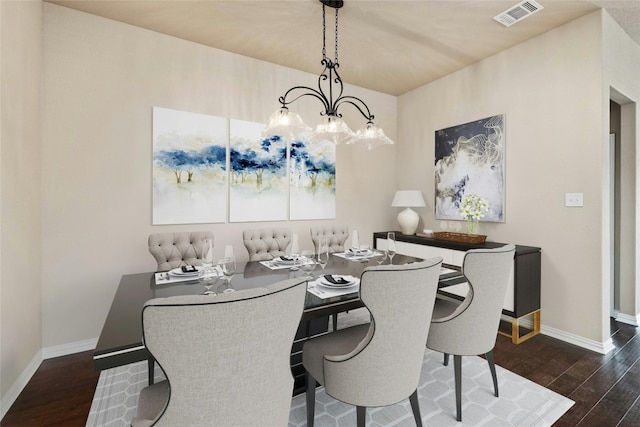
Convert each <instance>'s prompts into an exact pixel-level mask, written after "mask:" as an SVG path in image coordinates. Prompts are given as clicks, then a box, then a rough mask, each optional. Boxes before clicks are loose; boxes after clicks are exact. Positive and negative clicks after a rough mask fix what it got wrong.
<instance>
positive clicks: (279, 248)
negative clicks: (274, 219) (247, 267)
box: [242, 228, 293, 261]
mask: <svg viewBox="0 0 640 427" xmlns="http://www.w3.org/2000/svg"><path fill="white" fill-rule="evenodd" d="M292 236H293V233H292V232H291V230H290V229H288V228H256V229H250V230H244V231H243V232H242V240H243V242H244V246H245V248H247V252H248V253H249V261H264V260H269V259H274V258H278V257H279V256H282V255H286V251H287V247H288V246H289V244H290V243H291V238H292Z"/></svg>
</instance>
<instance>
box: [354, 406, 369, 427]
mask: <svg viewBox="0 0 640 427" xmlns="http://www.w3.org/2000/svg"><path fill="white" fill-rule="evenodd" d="M356 419H357V422H356V425H357V426H358V427H365V424H366V422H367V408H366V407H364V406H356Z"/></svg>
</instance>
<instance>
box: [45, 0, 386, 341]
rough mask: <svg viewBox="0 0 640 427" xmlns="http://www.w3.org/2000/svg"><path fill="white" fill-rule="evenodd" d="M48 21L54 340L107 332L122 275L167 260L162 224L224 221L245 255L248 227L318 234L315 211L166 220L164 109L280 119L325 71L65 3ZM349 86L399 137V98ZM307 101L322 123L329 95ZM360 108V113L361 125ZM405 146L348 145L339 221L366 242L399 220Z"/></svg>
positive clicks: (305, 239)
mask: <svg viewBox="0 0 640 427" xmlns="http://www.w3.org/2000/svg"><path fill="white" fill-rule="evenodd" d="M43 31H44V38H43V40H44V80H43V82H44V84H43V110H42V111H43V120H42V125H43V140H42V144H43V147H42V159H43V167H42V178H43V195H42V197H43V198H42V203H43V214H42V225H43V263H42V269H43V274H44V277H46V280H45V281H44V291H43V294H44V307H43V317H44V347H51V346H57V345H63V344H66V343H72V342H78V341H82V340H90V339H93V338H95V337H97V336H98V335H99V333H100V330H101V327H102V324H103V322H104V319H105V317H106V314H107V311H108V309H109V306H110V304H111V300H112V298H113V295H114V292H115V289H116V287H117V285H118V281H119V279H120V276H121V275H123V274H126V273H135V272H142V271H152V270H154V269H155V267H156V265H155V262H154V260H153V258H152V256H151V255H150V254H149V253H148V248H147V236H148V235H149V233H154V232H171V231H179V230H198V229H206V230H211V231H213V232H214V233H215V238H216V250H218V251H219V250H220V248H222V247H224V244H226V243H232V244H234V245H235V247H236V248H237V252H238V253H239V254H242V255H243V256H245V257H246V251H245V249H244V245H243V244H242V240H241V234H242V230H243V229H245V228H257V227H273V226H289V227H291V228H292V229H293V230H295V231H297V232H298V233H299V235H300V239H301V244H303V245H305V244H311V240H310V236H309V225H310V224H311V223H312V221H295V222H289V223H287V222H269V223H231V224H230V223H226V224H205V225H184V226H152V225H151V130H152V127H151V118H152V115H151V110H152V107H153V106H159V107H165V108H172V109H177V110H184V111H192V112H198V113H204V114H212V115H216V116H223V117H229V118H234V119H241V120H250V121H256V122H266V120H267V118H268V117H269V115H270V114H271V112H273V111H274V110H275V109H276V108H277V107H278V104H277V99H278V97H279V96H280V95H282V94H283V93H284V92H285V90H286V89H288V88H289V87H291V86H292V85H294V84H307V85H315V84H316V83H317V76H316V75H311V74H306V73H302V72H298V71H294V70H291V69H287V68H284V67H281V66H276V65H273V64H269V63H265V62H261V61H257V60H253V59H249V58H246V57H242V56H238V55H235V54H231V53H228V52H224V51H220V50H216V49H212V48H209V47H205V46H203V45H198V44H195V43H191V42H187V41H184V40H180V39H176V38H172V37H168V36H165V35H161V34H158V33H154V32H151V31H147V30H143V29H140V28H137V27H133V26H129V25H124V24H121V23H118V22H115V21H110V20H106V19H102V18H98V17H95V16H92V15H88V14H84V13H80V12H76V11H72V10H69V9H66V8H63V7H59V6H55V5H51V4H44V30H43ZM320 71H321V70H320V69H319V70H318V72H320ZM346 91H349V92H350V94H353V95H355V96H359V97H361V98H362V99H364V100H365V101H366V102H367V104H368V105H369V107H370V108H371V109H372V111H373V113H374V114H375V116H376V119H377V123H378V124H379V125H381V126H382V127H383V128H384V129H385V130H386V131H387V133H388V135H389V136H390V137H391V138H392V139H395V136H396V135H395V134H396V129H395V128H396V105H397V100H396V98H395V97H392V96H388V95H384V94H380V93H376V92H372V91H368V90H364V89H359V88H355V87H351V86H350V87H347V88H346ZM296 104H298V105H296ZM296 104H294V106H293V107H295V108H297V109H298V111H300V112H301V114H302V115H303V118H305V120H306V121H308V122H309V123H316V122H317V121H318V118H319V115H318V112H319V107H320V105H319V103H318V102H317V101H312V100H311V99H306V100H305V99H302V100H300V101H298V102H297V103H296ZM348 108H349V107H344V111H345V112H348V113H349V114H348V115H347V117H346V119H347V121H348V122H350V123H351V124H352V127H354V128H355V127H360V126H361V125H362V124H363V123H362V122H361V121H360V120H357V119H358V116H356V115H355V114H352V111H354V110H348ZM395 152H396V148H395V147H389V146H387V147H382V148H380V149H377V150H373V151H366V150H361V149H359V148H357V147H349V146H339V148H338V155H337V165H336V169H337V219H336V220H335V222H340V223H346V224H348V225H349V227H350V228H352V229H354V228H357V229H358V231H359V232H360V236H361V240H363V241H364V240H365V239H369V240H371V234H372V232H374V231H379V230H381V229H388V228H389V227H394V226H395V215H396V212H397V211H396V209H395V208H391V207H390V206H389V205H390V204H391V199H392V197H393V193H394V191H395V189H396V187H395V177H396V161H395V156H396V154H395ZM326 222H334V221H326Z"/></svg>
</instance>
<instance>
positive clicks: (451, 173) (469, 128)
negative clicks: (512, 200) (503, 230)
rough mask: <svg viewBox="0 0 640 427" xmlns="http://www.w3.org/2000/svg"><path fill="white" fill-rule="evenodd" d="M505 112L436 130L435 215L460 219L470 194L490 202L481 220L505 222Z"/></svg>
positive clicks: (441, 217)
mask: <svg viewBox="0 0 640 427" xmlns="http://www.w3.org/2000/svg"><path fill="white" fill-rule="evenodd" d="M505 142H506V141H505V132H504V114H500V115H497V116H492V117H487V118H484V119H480V120H476V121H473V122H469V123H464V124H461V125H457V126H452V127H449V128H446V129H441V130H438V131H436V132H435V168H434V169H435V180H434V182H435V189H434V190H435V193H434V194H435V203H434V206H435V218H436V219H461V217H460V214H459V213H458V209H459V207H460V202H461V201H462V198H463V197H464V196H465V195H467V194H477V195H479V196H480V197H482V198H484V199H485V200H487V202H488V203H489V212H488V213H487V214H485V216H484V217H483V218H482V221H487V222H504V177H505V175H504V171H505V165H504V159H505Z"/></svg>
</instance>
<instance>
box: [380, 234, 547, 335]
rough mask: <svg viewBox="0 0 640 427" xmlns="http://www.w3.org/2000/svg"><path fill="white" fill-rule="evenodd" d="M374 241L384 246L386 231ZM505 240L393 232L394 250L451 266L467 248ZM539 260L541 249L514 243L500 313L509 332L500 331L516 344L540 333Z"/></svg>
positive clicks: (455, 291)
mask: <svg viewBox="0 0 640 427" xmlns="http://www.w3.org/2000/svg"><path fill="white" fill-rule="evenodd" d="M373 244H374V246H375V247H376V248H381V249H385V248H386V244H387V232H386V231H385V232H377V233H373ZM505 244H506V243H499V242H485V243H481V244H467V243H458V242H450V241H445V240H437V239H435V238H430V237H421V236H416V235H406V234H402V233H400V232H396V250H397V252H398V253H401V254H405V255H411V256H415V257H419V258H431V257H434V256H441V257H442V259H443V263H444V264H446V265H450V266H453V267H460V266H462V260H463V258H464V253H465V252H466V251H468V250H469V249H478V248H485V249H492V248H498V247H501V246H504V245H505ZM540 262H541V249H540V248H537V247H533V246H524V245H516V254H515V258H514V264H513V277H512V280H511V283H510V285H509V288H508V290H507V295H506V297H505V301H504V305H503V310H502V313H503V314H504V315H505V316H508V317H509V318H511V329H512V330H511V333H510V334H507V333H503V334H504V335H508V336H510V337H511V338H512V340H513V342H514V343H516V344H518V343H520V342H522V341H524V340H526V339H528V338H530V337H532V336H533V335H535V334H537V333H539V332H540V275H541V272H540V268H541V266H540ZM465 287H466V285H462V286H461V285H456V286H455V287H451V289H449V288H443V289H441V290H440V291H439V292H441V293H444V294H448V295H450V296H454V297H460V296H463V295H464V294H465V293H466V290H465ZM525 316H532V317H533V319H532V327H531V331H530V332H529V333H526V334H525V335H522V336H521V335H520V319H521V318H522V317H525Z"/></svg>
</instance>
